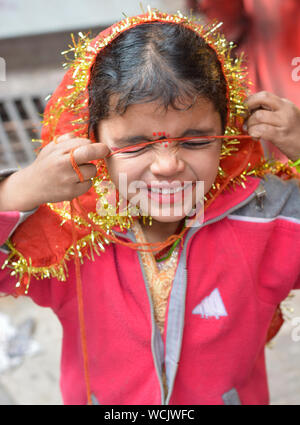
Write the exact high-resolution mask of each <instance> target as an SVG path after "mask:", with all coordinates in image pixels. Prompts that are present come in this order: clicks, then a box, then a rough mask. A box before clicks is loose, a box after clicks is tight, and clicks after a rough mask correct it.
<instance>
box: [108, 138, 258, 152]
mask: <svg viewBox="0 0 300 425" xmlns="http://www.w3.org/2000/svg"><path fill="white" fill-rule="evenodd" d="M161 134H162V135H164V133H160V132H158V133H153V136H156V135H158V136H160V135H161ZM199 139H205V140H207V139H209V140H214V139H218V140H219V139H227V140H232V139H239V140H245V139H252V137H251V136H249V135H248V134H240V135H236V136H227V135H221V136H220V135H218V136H194V137H181V138H164V139H158V140H151V141H147V142H142V143H137V144H134V145H130V146H126V147H125V148H120V149H116V150H114V151H113V152H110V153H109V154H108V155H107V157H106V158H110V157H111V156H113V155H115V154H117V153H121V152H126V151H127V150H128V149H132V148H143V147H145V146H148V145H153V144H155V143H161V144H162V143H164V146H165V147H167V146H169V144H170V143H171V142H187V141H189V140H199Z"/></svg>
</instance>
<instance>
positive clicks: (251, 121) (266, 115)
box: [245, 109, 280, 129]
mask: <svg viewBox="0 0 300 425" xmlns="http://www.w3.org/2000/svg"><path fill="white" fill-rule="evenodd" d="M245 124H246V126H247V128H248V129H249V128H250V127H251V126H253V125H258V124H269V125H273V126H275V127H280V118H279V116H278V115H277V114H276V112H271V111H266V110H264V109H258V110H257V111H255V112H253V113H252V114H251V115H250V117H249V118H248V120H247V121H246V122H245Z"/></svg>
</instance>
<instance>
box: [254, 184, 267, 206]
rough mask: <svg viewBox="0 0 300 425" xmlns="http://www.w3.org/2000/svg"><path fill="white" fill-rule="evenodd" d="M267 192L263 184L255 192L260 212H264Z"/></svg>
mask: <svg viewBox="0 0 300 425" xmlns="http://www.w3.org/2000/svg"><path fill="white" fill-rule="evenodd" d="M266 193H267V192H266V190H265V188H264V187H263V185H262V184H260V185H259V186H258V188H257V189H256V191H255V196H256V209H257V210H258V211H262V210H263V209H264V198H265V196H266Z"/></svg>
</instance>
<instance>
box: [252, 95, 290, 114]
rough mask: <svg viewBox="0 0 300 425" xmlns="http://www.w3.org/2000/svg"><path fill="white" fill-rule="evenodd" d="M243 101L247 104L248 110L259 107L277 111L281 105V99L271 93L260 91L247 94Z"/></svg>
mask: <svg viewBox="0 0 300 425" xmlns="http://www.w3.org/2000/svg"><path fill="white" fill-rule="evenodd" d="M245 103H246V105H247V106H248V108H249V111H250V112H251V111H253V110H254V109H260V108H262V109H269V110H271V111H278V110H279V109H280V107H281V105H282V100H281V98H280V97H278V96H276V95H275V94H273V93H269V92H267V91H261V92H258V93H255V94H252V95H251V96H249V97H248V98H247V99H246V102H245Z"/></svg>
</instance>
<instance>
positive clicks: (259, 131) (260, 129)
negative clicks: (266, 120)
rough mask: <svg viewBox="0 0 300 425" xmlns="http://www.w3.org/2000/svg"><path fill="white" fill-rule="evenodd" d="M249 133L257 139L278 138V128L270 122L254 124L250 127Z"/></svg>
mask: <svg viewBox="0 0 300 425" xmlns="http://www.w3.org/2000/svg"><path fill="white" fill-rule="evenodd" d="M248 134H249V135H250V136H251V137H253V138H255V139H265V140H272V141H274V140H276V139H277V134H278V129H277V127H274V126H272V125H268V124H257V125H253V126H251V127H250V128H249V129H248Z"/></svg>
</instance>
